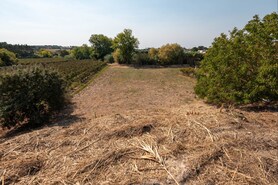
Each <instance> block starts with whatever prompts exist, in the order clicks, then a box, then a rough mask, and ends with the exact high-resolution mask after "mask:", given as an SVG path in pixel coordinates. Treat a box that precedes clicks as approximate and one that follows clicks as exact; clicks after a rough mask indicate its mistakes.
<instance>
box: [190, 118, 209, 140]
mask: <svg viewBox="0 0 278 185" xmlns="http://www.w3.org/2000/svg"><path fill="white" fill-rule="evenodd" d="M194 122H195V123H196V124H197V125H199V126H201V127H202V128H204V129H205V130H206V131H207V133H208V134H209V137H210V139H211V141H212V142H214V137H213V135H212V133H211V131H210V130H209V129H208V128H207V127H206V126H205V125H203V124H202V123H199V122H198V121H196V120H194Z"/></svg>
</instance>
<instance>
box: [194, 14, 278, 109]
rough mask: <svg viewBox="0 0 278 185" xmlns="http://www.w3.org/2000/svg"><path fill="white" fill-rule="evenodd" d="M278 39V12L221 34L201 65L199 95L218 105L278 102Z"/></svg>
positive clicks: (197, 87)
mask: <svg viewBox="0 0 278 185" xmlns="http://www.w3.org/2000/svg"><path fill="white" fill-rule="evenodd" d="M277 38H278V14H277V13H272V14H269V15H267V16H265V17H264V18H263V19H262V20H261V19H260V18H259V17H258V16H254V18H253V19H252V20H251V21H249V23H248V24H247V25H246V26H245V27H244V28H243V29H242V30H238V29H237V28H235V29H234V30H233V31H231V32H230V34H229V36H227V35H225V34H221V35H220V36H219V37H218V38H216V39H215V40H214V42H213V44H212V47H211V48H210V49H209V50H208V52H207V54H206V56H205V59H204V60H203V61H202V62H201V66H200V69H199V70H198V74H197V80H198V81H197V86H196V89H195V90H196V93H197V94H198V95H199V96H200V97H201V98H206V99H207V100H208V101H209V102H212V103H216V104H221V103H226V104H244V103H252V102H258V101H262V100H269V101H271V100H278V81H277V76H278V62H277V61H278V43H277V42H275V40H276V39H277Z"/></svg>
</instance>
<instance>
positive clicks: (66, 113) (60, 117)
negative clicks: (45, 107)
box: [0, 103, 85, 143]
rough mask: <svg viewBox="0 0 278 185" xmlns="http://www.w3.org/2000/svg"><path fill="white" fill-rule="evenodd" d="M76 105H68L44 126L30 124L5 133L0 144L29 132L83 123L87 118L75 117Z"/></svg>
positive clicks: (0, 138)
mask: <svg viewBox="0 0 278 185" xmlns="http://www.w3.org/2000/svg"><path fill="white" fill-rule="evenodd" d="M75 107H76V106H75V105H74V104H73V103H71V104H69V105H67V106H66V107H65V108H64V110H63V111H61V112H60V113H59V114H56V115H54V116H53V117H52V118H51V119H50V121H49V122H48V123H45V124H44V125H33V126H30V125H28V124H24V125H20V126H18V127H15V128H13V129H10V130H7V131H4V132H3V134H1V135H0V143H2V142H5V141H7V140H9V139H12V138H13V137H15V136H20V135H22V134H26V133H29V132H33V131H36V130H41V129H43V128H45V127H52V126H62V127H65V126H69V125H71V124H73V123H76V122H78V121H82V120H84V119H85V118H83V117H82V115H74V114H73V111H74V109H75Z"/></svg>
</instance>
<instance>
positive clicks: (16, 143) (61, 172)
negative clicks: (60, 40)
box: [0, 65, 278, 185]
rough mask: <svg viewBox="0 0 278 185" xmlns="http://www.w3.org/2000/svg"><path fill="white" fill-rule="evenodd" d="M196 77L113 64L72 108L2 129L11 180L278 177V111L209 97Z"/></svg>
mask: <svg viewBox="0 0 278 185" xmlns="http://www.w3.org/2000/svg"><path fill="white" fill-rule="evenodd" d="M194 85H195V80H194V79H193V78H189V77H185V76H183V75H182V73H181V72H180V69H179V68H146V69H136V68H131V67H126V66H118V65H111V66H110V67H109V68H108V69H107V70H106V71H104V72H103V73H102V74H101V75H100V76H98V78H97V79H95V80H94V82H93V83H92V84H90V85H89V86H87V87H86V88H85V89H84V90H83V91H81V92H80V93H79V94H77V95H75V97H74V98H73V102H74V105H73V107H69V108H68V109H67V110H65V113H67V112H70V113H71V115H66V114H61V116H60V117H58V118H57V120H56V121H55V123H53V124H52V125H49V126H47V127H43V128H40V129H37V130H34V131H30V132H26V133H21V134H18V135H16V136H13V137H1V139H0V164H1V165H0V176H2V182H3V181H4V184H72V185H74V184H80V185H81V184H134V185H135V184H136V185H137V184H146V185H154V184H161V185H162V184H192V185H193V184H194V185H195V184H265V185H268V184H273V185H274V184H278V133H277V130H278V114H277V112H276V111H275V110H274V111H273V110H264V111H261V110H260V111H259V110H251V109H244V110H243V109H242V110H239V109H224V108H216V107H214V106H209V105H207V104H205V103H204V102H203V101H201V100H198V99H196V98H195V94H194V89H193V88H194ZM65 115H66V116H65Z"/></svg>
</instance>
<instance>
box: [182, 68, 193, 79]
mask: <svg viewBox="0 0 278 185" xmlns="http://www.w3.org/2000/svg"><path fill="white" fill-rule="evenodd" d="M181 72H182V73H183V74H184V75H185V76H189V77H195V76H196V69H195V68H193V67H187V68H182V69H181Z"/></svg>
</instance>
